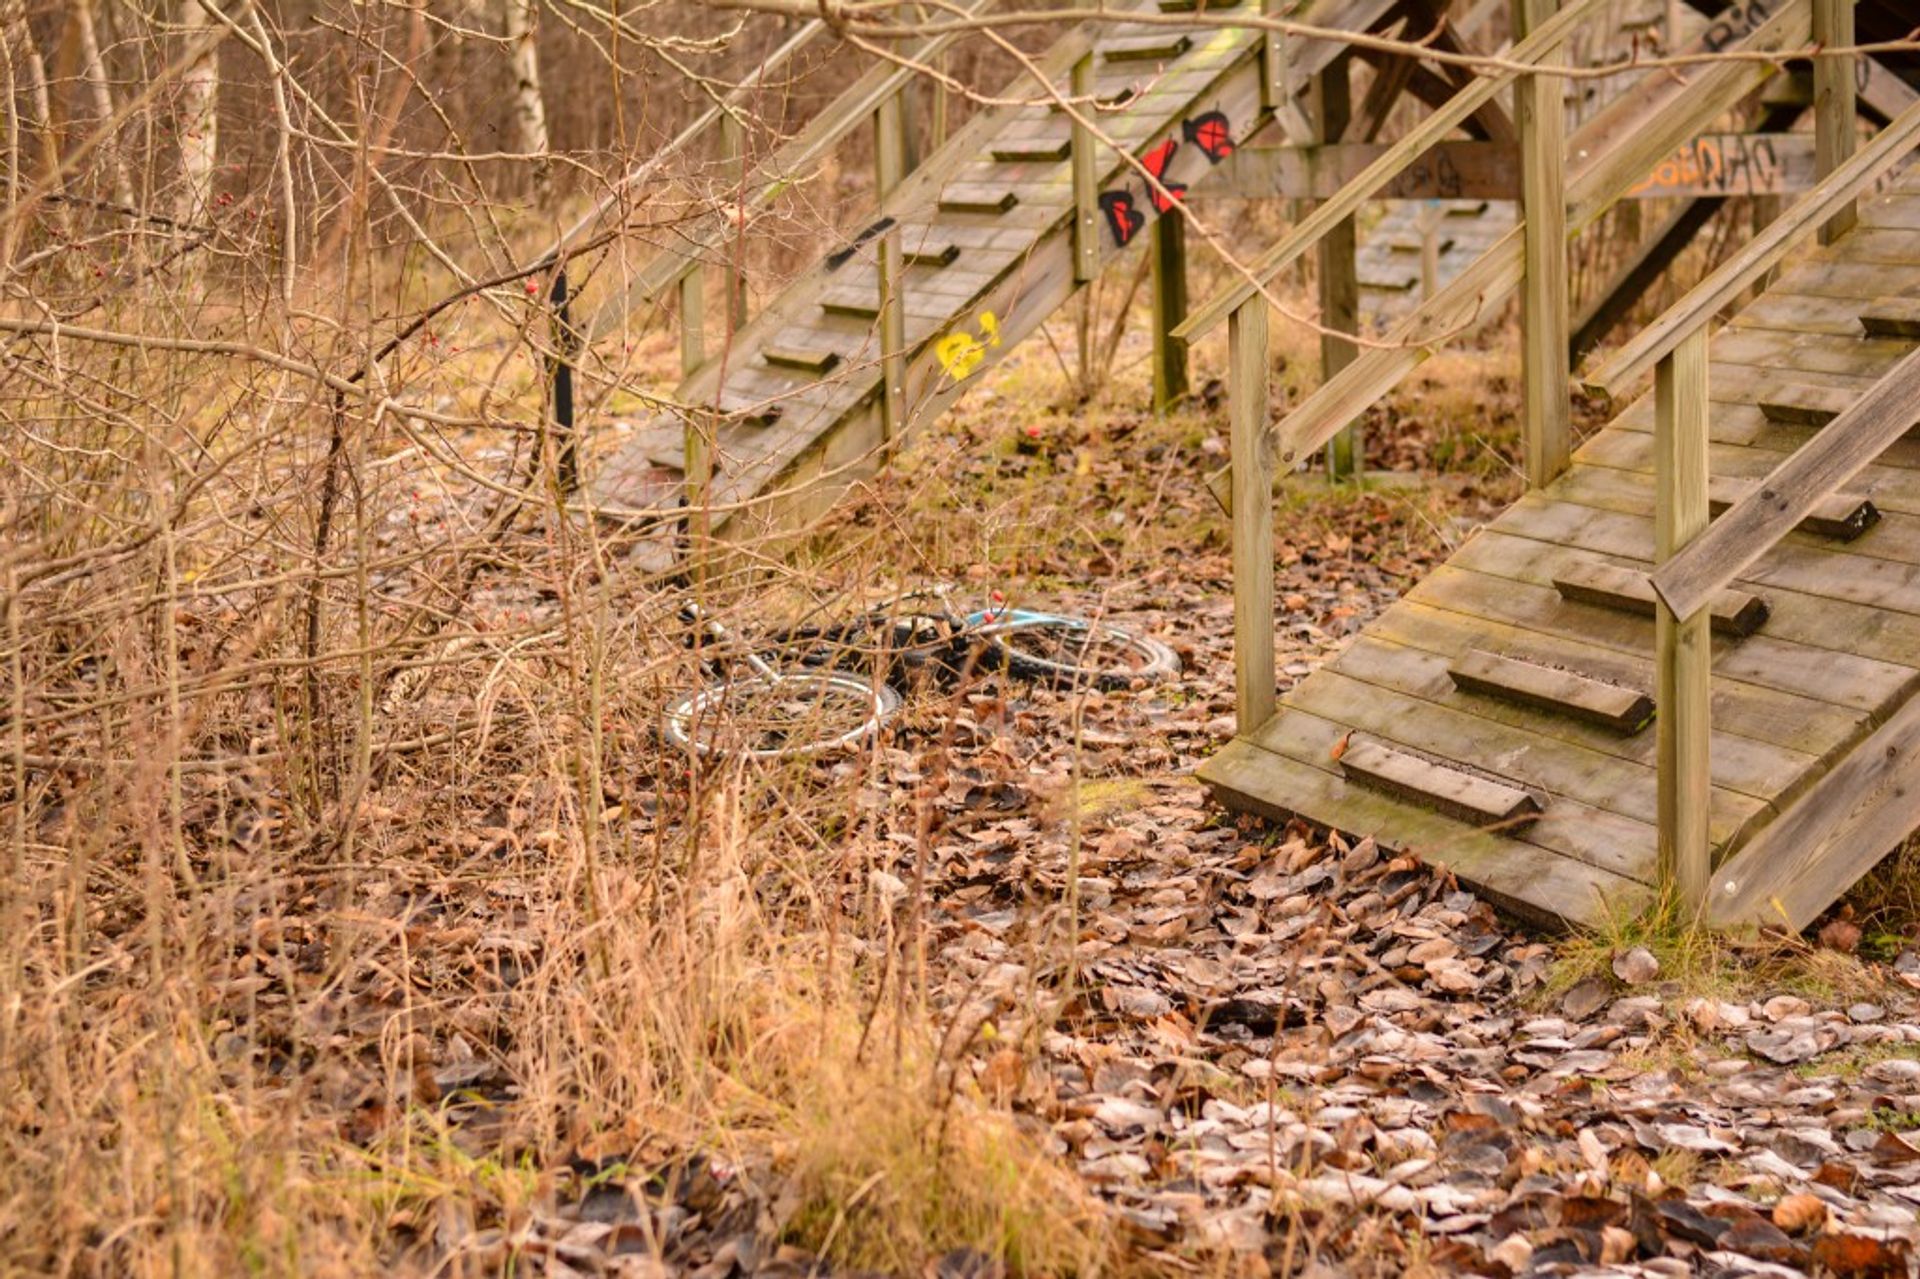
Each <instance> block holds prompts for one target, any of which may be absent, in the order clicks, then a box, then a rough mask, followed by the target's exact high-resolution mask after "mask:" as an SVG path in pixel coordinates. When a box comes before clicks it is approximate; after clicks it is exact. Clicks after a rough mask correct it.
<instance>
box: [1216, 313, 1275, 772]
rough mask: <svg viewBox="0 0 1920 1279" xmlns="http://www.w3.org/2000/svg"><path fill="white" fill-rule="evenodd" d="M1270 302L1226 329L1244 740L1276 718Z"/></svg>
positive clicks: (1236, 665)
mask: <svg viewBox="0 0 1920 1279" xmlns="http://www.w3.org/2000/svg"><path fill="white" fill-rule="evenodd" d="M1267 359H1268V346H1267V300H1266V299H1265V298H1264V297H1260V296H1259V295H1255V296H1254V297H1253V298H1251V299H1249V300H1248V301H1247V302H1245V303H1243V304H1242V305H1241V306H1240V308H1239V309H1238V310H1236V311H1235V312H1234V313H1233V315H1232V317H1231V320H1230V322H1229V323H1228V325H1227V370H1228V371H1227V379H1228V384H1227V420H1228V440H1229V449H1230V454H1229V456H1230V457H1231V458H1232V459H1233V682H1234V707H1235V716H1236V719H1237V721H1238V723H1239V726H1240V732H1241V733H1242V734H1247V733H1251V732H1253V731H1254V730H1255V729H1256V728H1258V727H1259V726H1260V725H1262V724H1264V723H1266V722H1267V720H1269V719H1271V718H1272V717H1273V706H1274V655H1273V649H1274V644H1273V463H1272V461H1271V449H1272V444H1271V437H1270V436H1269V434H1268V431H1267V421H1268V411H1269V410H1268V401H1267V396H1268V387H1267Z"/></svg>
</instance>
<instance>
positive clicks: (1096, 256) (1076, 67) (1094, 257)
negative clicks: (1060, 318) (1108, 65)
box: [1067, 52, 1100, 395]
mask: <svg viewBox="0 0 1920 1279" xmlns="http://www.w3.org/2000/svg"><path fill="white" fill-rule="evenodd" d="M1067 92H1068V93H1069V94H1070V95H1071V96H1072V98H1073V103H1074V121H1073V133H1072V136H1071V140H1070V142H1069V143H1068V146H1069V148H1070V150H1069V156H1070V159H1071V161H1072V166H1071V167H1072V170H1073V282H1074V283H1075V284H1076V285H1084V284H1086V283H1087V282H1088V281H1089V280H1091V279H1093V278H1094V276H1096V275H1098V274H1099V273H1100V241H1099V240H1098V239H1097V238H1096V237H1097V236H1098V235H1099V234H1100V227H1099V224H1098V212H1099V193H1098V192H1097V191H1096V190H1095V184H1096V183H1097V182H1098V181H1099V176H1098V174H1096V173H1095V171H1094V159H1093V130H1092V129H1090V128H1088V127H1087V126H1086V125H1084V124H1082V123H1081V122H1080V117H1081V116H1088V115H1091V114H1092V112H1093V54H1092V53H1091V52H1088V53H1084V54H1082V55H1080V58H1079V60H1078V61H1076V62H1075V63H1074V64H1073V73H1072V75H1071V76H1070V77H1069V79H1068V83H1067ZM1073 332H1074V342H1075V347H1076V349H1077V350H1078V352H1079V360H1080V370H1079V377H1080V386H1079V387H1078V388H1077V389H1078V390H1079V392H1080V393H1081V394H1083V395H1084V394H1086V393H1087V392H1088V391H1090V390H1091V389H1092V388H1091V387H1090V386H1089V385H1088V380H1089V379H1090V378H1091V377H1092V376H1093V291H1092V290H1091V289H1082V290H1081V292H1080V305H1079V310H1078V312H1077V313H1076V314H1075V316H1074V326H1073Z"/></svg>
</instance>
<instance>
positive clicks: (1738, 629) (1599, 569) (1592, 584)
mask: <svg viewBox="0 0 1920 1279" xmlns="http://www.w3.org/2000/svg"><path fill="white" fill-rule="evenodd" d="M1553 588H1554V589H1555V590H1557V591H1559V592H1560V594H1561V595H1563V596H1565V597H1566V598H1567V599H1570V600H1578V601H1579V602H1581V603H1583V604H1597V605H1599V606H1601V607H1602V608H1612V609H1618V610H1620V611H1622V612H1627V613H1632V614H1634V615H1636V616H1639V617H1652V616H1653V615H1654V603H1655V598H1656V597H1655V596H1654V593H1653V583H1652V582H1651V581H1649V580H1648V579H1647V575H1646V574H1645V573H1642V572H1638V571H1636V570H1634V569H1625V568H1621V567H1619V566H1618V565H1615V564H1606V563H1602V562H1600V561H1598V560H1586V561H1582V562H1580V563H1578V564H1575V565H1572V566H1570V567H1569V568H1567V569H1566V570H1564V571H1563V572H1561V573H1559V574H1556V575H1555V576H1554V578H1553ZM1707 608H1708V617H1709V619H1710V621H1711V623H1712V626H1713V629H1714V630H1716V631H1718V632H1720V633H1721V634H1722V635H1751V634H1753V633H1754V632H1755V631H1757V630H1759V629H1760V627H1761V626H1762V625H1763V624H1765V622H1766V620H1767V602H1766V600H1764V599H1762V598H1761V597H1760V596H1758V595H1753V594H1749V593H1748V592H1746V591H1733V590H1727V591H1722V592H1720V593H1719V594H1718V595H1716V596H1714V597H1713V602H1712V603H1711V604H1709V605H1708V606H1707Z"/></svg>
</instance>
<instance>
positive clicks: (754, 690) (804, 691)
mask: <svg viewBox="0 0 1920 1279" xmlns="http://www.w3.org/2000/svg"><path fill="white" fill-rule="evenodd" d="M899 709H900V695H899V694H897V693H895V692H894V691H893V690H892V689H890V688H888V687H886V686H885V685H884V684H883V685H881V686H880V687H879V688H874V687H873V686H872V685H870V684H868V683H867V682H866V681H864V680H859V679H854V678H852V677H850V676H846V675H836V674H834V673H832V672H831V671H815V670H801V671H794V672H792V673H791V674H787V675H783V676H781V677H780V678H779V679H778V680H777V681H776V680H770V679H768V678H766V677H765V676H762V675H750V676H746V677H743V678H740V679H730V680H724V681H722V682H720V683H718V684H710V685H708V686H707V687H706V688H703V689H701V690H700V691H698V692H695V693H687V694H685V695H684V696H681V697H678V698H676V699H674V700H673V701H672V702H670V703H669V704H668V705H667V709H666V712H665V716H664V722H663V724H662V728H661V731H662V733H663V734H664V735H665V737H666V739H667V740H668V741H670V742H672V743H673V744H674V745H676V746H678V747H680V748H681V749H682V750H686V751H691V752H693V753H694V754H698V755H710V756H712V755H731V756H743V757H746V758H750V759H789V758H793V757H795V756H801V755H815V754H819V753H820V752H822V751H830V750H837V749H842V748H848V747H855V746H862V745H865V744H866V743H867V742H869V741H871V740H872V739H873V737H874V736H875V735H876V734H877V733H879V731H880V726H881V725H882V724H884V723H885V722H886V721H887V720H888V719H890V718H891V717H892V716H893V715H894V713H895V712H897V711H898V710H899Z"/></svg>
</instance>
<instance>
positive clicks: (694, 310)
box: [680, 262, 714, 571]
mask: <svg viewBox="0 0 1920 1279" xmlns="http://www.w3.org/2000/svg"><path fill="white" fill-rule="evenodd" d="M706 322H707V290H706V272H705V271H704V270H703V269H702V267H701V264H700V263H698V262H695V263H693V264H692V265H691V266H690V267H688V268H687V272H686V274H685V275H682V276H681V277H680V378H681V380H682V381H683V382H684V381H685V380H686V379H688V378H691V377H692V376H693V375H694V374H695V373H696V372H698V371H699V368H700V366H701V365H702V364H703V363H705V362H706V358H707V344H706ZM713 430H714V424H713V419H712V417H711V416H710V415H708V414H704V413H700V412H698V411H697V410H689V411H688V414H687V417H686V418H685V425H684V426H683V427H682V429H681V444H680V456H681V468H680V483H681V487H682V490H683V491H682V500H683V502H684V503H685V505H686V508H687V518H686V521H685V523H684V525H683V531H684V533H685V534H686V537H687V539H688V542H689V547H688V550H689V554H690V557H691V560H692V562H693V564H694V565H695V568H696V571H700V566H702V565H704V564H705V562H706V556H705V547H706V542H707V535H708V533H709V532H710V531H711V521H710V519H709V515H708V512H707V509H706V506H707V499H708V496H709V494H711V492H712V490H713V448H712V442H713Z"/></svg>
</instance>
